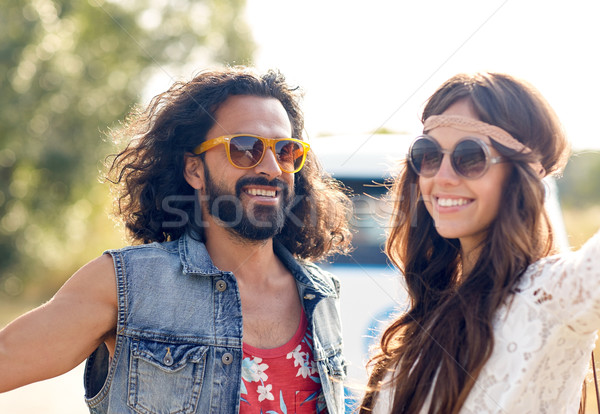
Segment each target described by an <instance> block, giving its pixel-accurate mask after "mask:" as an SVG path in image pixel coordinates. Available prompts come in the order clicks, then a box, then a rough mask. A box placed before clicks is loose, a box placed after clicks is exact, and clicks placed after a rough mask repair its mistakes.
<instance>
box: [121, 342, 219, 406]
mask: <svg viewBox="0 0 600 414" xmlns="http://www.w3.org/2000/svg"><path fill="white" fill-rule="evenodd" d="M207 350H208V347H206V346H198V345H194V344H191V345H190V344H172V343H165V342H153V341H147V340H134V341H132V347H131V360H130V364H131V365H130V366H131V369H130V373H129V395H128V399H127V405H129V406H130V407H131V408H133V409H135V410H136V412H139V413H143V414H186V413H195V412H196V406H197V405H198V397H199V396H200V390H201V388H202V378H203V374H204V366H205V363H206V353H207Z"/></svg>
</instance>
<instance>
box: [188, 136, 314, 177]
mask: <svg viewBox="0 0 600 414" xmlns="http://www.w3.org/2000/svg"><path fill="white" fill-rule="evenodd" d="M220 144H225V151H226V152H227V158H228V159H229V162H230V163H231V165H233V166H234V167H236V168H241V169H250V168H254V167H256V166H257V165H258V164H260V162H261V161H262V159H263V158H264V156H265V152H266V151H267V148H271V149H272V150H273V154H275V160H276V161H277V165H279V168H281V171H283V172H286V173H296V172H298V171H300V170H301V169H302V167H303V166H304V161H306V154H307V153H308V151H309V150H310V145H309V144H307V143H306V142H304V141H301V140H299V139H295V138H264V137H259V136H258V135H250V134H237V135H223V136H221V137H218V138H213V139H209V140H207V141H204V142H203V143H202V144H200V145H198V146H197V147H196V148H194V154H202V153H203V152H206V151H208V150H209V149H211V148H214V147H216V146H217V145H220Z"/></svg>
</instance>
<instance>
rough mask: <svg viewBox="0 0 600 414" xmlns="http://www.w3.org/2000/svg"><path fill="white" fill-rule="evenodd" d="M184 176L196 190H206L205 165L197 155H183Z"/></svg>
mask: <svg viewBox="0 0 600 414" xmlns="http://www.w3.org/2000/svg"><path fill="white" fill-rule="evenodd" d="M183 162H184V166H183V176H184V178H185V181H187V183H188V184H189V185H190V186H191V187H192V188H194V189H196V190H199V191H203V190H204V163H203V161H202V159H200V157H198V156H197V155H194V154H191V153H189V152H188V153H186V154H184V155H183Z"/></svg>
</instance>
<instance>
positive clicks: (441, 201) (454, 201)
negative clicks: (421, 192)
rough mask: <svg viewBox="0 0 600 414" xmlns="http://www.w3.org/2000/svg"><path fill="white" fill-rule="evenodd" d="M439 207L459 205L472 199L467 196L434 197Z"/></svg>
mask: <svg viewBox="0 0 600 414" xmlns="http://www.w3.org/2000/svg"><path fill="white" fill-rule="evenodd" d="M436 201H437V204H438V206H440V207H459V206H464V205H466V204H469V203H471V202H472V201H473V200H470V199H467V198H436Z"/></svg>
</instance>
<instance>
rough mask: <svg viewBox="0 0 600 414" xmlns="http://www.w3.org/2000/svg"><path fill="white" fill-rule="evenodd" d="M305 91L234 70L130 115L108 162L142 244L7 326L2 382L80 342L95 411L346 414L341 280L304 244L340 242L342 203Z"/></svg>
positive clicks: (344, 235)
mask: <svg viewBox="0 0 600 414" xmlns="http://www.w3.org/2000/svg"><path fill="white" fill-rule="evenodd" d="M298 98H299V96H298V93H297V91H296V89H292V88H290V87H289V86H288V85H287V84H286V83H285V79H284V78H283V76H281V75H280V74H279V73H277V72H273V71H270V72H267V73H266V74H264V75H262V76H259V75H257V74H254V73H253V72H251V71H250V70H248V69H244V68H234V69H226V70H222V71H215V72H206V73H202V74H200V75H199V76H197V77H196V78H194V79H193V80H192V81H190V82H188V83H176V84H175V85H174V86H173V87H171V89H169V91H167V92H165V93H163V94H161V95H159V96H158V97H156V98H155V99H154V100H153V101H152V103H151V105H150V106H149V107H148V108H147V109H146V111H144V112H141V113H138V114H137V116H136V117H134V118H133V119H132V120H131V121H130V122H129V124H128V125H126V127H125V128H124V131H123V134H124V136H126V137H129V138H130V139H131V142H130V144H129V145H128V147H127V148H126V149H125V150H123V151H122V152H121V153H119V154H118V155H117V156H116V157H115V159H114V161H113V163H112V165H111V168H110V177H111V178H112V181H113V183H115V184H120V193H119V194H118V196H117V200H118V213H119V214H120V216H121V217H122V218H123V220H124V222H125V225H126V227H127V229H128V231H129V233H130V234H131V236H132V238H133V239H134V241H135V242H136V243H137V244H138V245H136V246H130V247H126V248H123V249H119V250H111V251H108V252H106V253H105V254H103V255H102V256H101V257H99V258H98V259H96V260H93V261H92V262H90V263H88V264H87V265H85V266H84V267H83V268H81V269H80V270H79V271H77V272H76V273H75V274H74V275H73V276H72V277H71V279H69V280H68V281H67V282H66V283H65V285H64V286H63V287H62V288H61V289H60V290H59V292H58V293H57V294H56V295H55V296H54V298H53V299H52V300H51V301H50V302H48V303H47V304H45V305H43V306H41V307H40V308H38V309H36V310H34V311H32V312H30V313H28V314H26V315H24V316H22V317H20V318H19V319H17V320H16V321H14V322H13V323H11V324H10V325H8V326H7V327H6V328H5V329H4V330H2V331H0V372H2V375H0V392H1V391H6V390H10V389H13V388H16V387H19V386H22V385H24V384H27V383H31V382H34V381H39V380H42V379H46V378H50V377H54V376H56V375H60V374H62V373H64V372H67V371H68V370H70V369H71V368H73V367H75V366H76V365H78V364H79V363H81V362H82V361H83V360H84V359H86V358H87V365H86V374H85V387H86V401H87V403H88V405H89V407H90V411H91V412H92V413H105V412H114V413H126V412H136V413H138V412H141V413H175V412H182V413H183V412H185V413H226V414H231V413H235V412H238V411H239V412H241V413H247V412H252V413H255V412H256V413H258V412H268V411H269V410H272V411H276V412H282V411H287V412H290V413H291V412H327V411H328V412H329V413H339V412H342V411H343V388H342V384H341V380H342V379H343V377H344V376H345V362H344V359H343V357H342V353H341V352H342V340H341V327H340V319H339V314H338V313H339V306H338V294H339V284H338V281H337V280H336V279H335V278H334V277H333V276H331V275H329V274H326V273H324V272H322V271H321V270H320V269H319V268H318V267H316V266H315V265H313V264H311V262H309V261H308V260H316V259H320V258H322V257H324V256H326V255H328V254H331V253H334V252H339V251H345V250H346V249H347V248H348V243H349V231H348V222H347V218H348V211H349V208H350V207H349V206H350V204H349V200H348V198H347V197H346V196H345V195H344V194H343V193H342V192H341V191H340V189H339V187H337V186H336V184H335V182H334V181H333V180H331V179H328V178H325V177H323V176H322V174H321V171H320V169H319V167H318V164H317V162H316V159H315V158H314V156H313V155H312V153H311V152H310V150H309V145H308V144H306V143H305V142H303V141H302V140H301V139H300V137H301V134H302V130H303V115H302V113H301V111H300V109H299V106H298ZM140 243H141V244H140Z"/></svg>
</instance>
